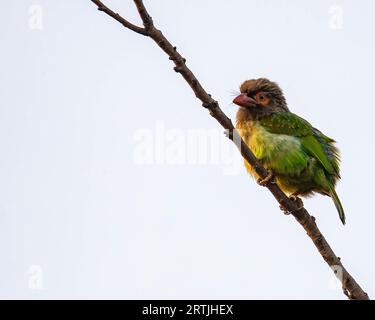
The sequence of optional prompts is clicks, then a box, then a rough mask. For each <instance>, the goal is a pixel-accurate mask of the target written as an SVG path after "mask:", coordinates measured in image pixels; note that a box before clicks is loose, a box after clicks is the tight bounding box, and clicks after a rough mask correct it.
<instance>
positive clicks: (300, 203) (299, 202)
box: [280, 194, 303, 215]
mask: <svg viewBox="0 0 375 320" xmlns="http://www.w3.org/2000/svg"><path fill="white" fill-rule="evenodd" d="M289 200H291V201H293V202H295V203H296V205H297V209H296V210H295V211H298V210H301V209H302V208H303V201H302V200H301V198H299V197H297V196H296V195H293V194H292V195H291V196H290V197H289ZM280 209H281V210H282V211H283V212H284V214H286V215H289V214H291V211H290V210H289V209H287V208H286V207H285V206H284V204H283V203H281V204H280Z"/></svg>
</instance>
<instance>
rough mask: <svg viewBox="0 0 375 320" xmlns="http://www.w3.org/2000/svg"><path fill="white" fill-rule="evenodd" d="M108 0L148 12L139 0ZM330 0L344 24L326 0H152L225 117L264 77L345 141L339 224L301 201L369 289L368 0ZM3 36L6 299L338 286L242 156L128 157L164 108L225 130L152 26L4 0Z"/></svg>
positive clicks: (0, 213) (184, 119) (0, 108)
mask: <svg viewBox="0 0 375 320" xmlns="http://www.w3.org/2000/svg"><path fill="white" fill-rule="evenodd" d="M105 3H107V4H108V5H110V6H111V7H112V8H114V9H116V10H118V11H119V12H121V13H122V14H123V15H124V16H125V17H127V18H129V19H130V20H132V21H134V22H139V19H138V17H137V14H136V10H135V8H134V6H133V3H132V1H130V0H121V1H120V0H117V1H114V0H112V1H109V0H107V1H106V2H105ZM337 4H338V5H339V9H340V10H341V9H342V10H343V15H342V18H343V20H342V25H341V24H340V23H341V22H340V19H341V18H340V17H341V15H340V14H341V13H340V10H338V11H337V8H336V9H332V6H333V5H334V2H333V1H332V2H331V1H327V0H320V1H297V0H288V1H279V0H268V1H260V0H258V1H255V0H253V1H245V0H243V1H239V0H238V1H217V0H216V1H215V0H205V1H199V0H190V1H182V0H173V1H172V0H163V1H161V0H158V1H146V5H147V7H148V8H149V11H150V13H151V14H152V16H153V17H154V21H155V23H156V25H157V26H158V27H159V28H161V29H162V30H163V31H164V33H165V35H166V36H167V37H168V38H169V39H170V40H171V41H172V42H173V43H174V44H175V45H176V46H177V47H178V49H179V50H180V51H181V53H182V54H183V55H184V56H185V57H186V58H187V62H188V65H189V66H190V67H191V68H192V70H193V71H194V72H195V73H196V75H197V76H198V78H199V79H200V81H201V83H202V84H203V86H204V87H205V88H206V89H207V90H208V91H209V92H210V93H212V94H213V96H214V97H215V98H216V99H217V100H219V101H220V103H221V106H222V108H223V110H224V111H225V112H226V113H227V114H228V115H229V116H230V117H231V118H232V119H233V118H234V115H235V111H236V108H235V106H233V105H232V104H230V101H231V99H233V96H232V91H233V90H238V86H239V84H240V83H241V82H242V81H244V80H245V79H248V78H256V77H260V76H262V77H268V78H270V79H272V80H275V81H277V82H278V83H279V84H280V86H281V87H282V88H283V90H284V92H285V95H286V97H287V100H288V103H289V107H290V109H291V110H292V111H293V112H295V113H297V114H299V115H300V116H302V117H304V118H306V119H308V120H309V121H310V122H311V123H312V124H313V125H314V126H316V127H318V128H319V129H321V130H322V131H323V132H324V133H326V134H327V135H329V136H332V137H334V138H335V139H336V140H337V141H338V143H339V144H338V145H339V148H340V150H341V152H342V159H343V162H342V177H343V178H342V181H341V182H340V183H339V185H338V189H337V191H338V193H339V195H340V197H341V199H342V202H343V204H344V207H345V209H346V213H347V225H346V226H345V227H343V226H342V225H341V222H340V220H339V218H338V215H337V212H336V210H335V208H334V206H333V203H332V201H331V200H330V199H329V198H328V197H323V196H316V197H314V198H311V199H308V200H305V204H306V207H307V208H308V210H309V211H310V212H311V213H312V214H313V215H314V216H316V218H317V222H318V224H319V226H320V227H321V230H322V232H323V233H324V234H325V236H326V238H327V240H328V241H329V242H330V243H331V245H332V246H333V248H334V250H335V251H336V253H337V254H338V255H339V256H340V257H341V258H342V261H343V263H344V264H345V266H347V268H348V269H349V271H350V272H351V273H352V275H353V276H354V277H355V278H356V279H357V281H358V282H359V283H360V284H361V285H362V286H363V288H364V289H365V290H366V291H367V292H368V293H369V295H370V296H374V295H375V278H374V270H375V258H374V253H373V244H374V240H375V233H374V231H373V230H374V223H375V216H374V209H373V204H372V202H373V197H374V194H373V185H374V180H375V174H374V170H373V169H372V167H373V159H374V156H375V153H374V149H373V138H374V95H373V92H374V89H373V85H374V82H373V81H374V80H373V79H374V74H375V62H374V54H375V43H374V41H373V36H374V31H375V25H374V20H373V12H374V10H375V4H374V2H373V1H370V0H367V1H365V0H361V1H338V2H337ZM32 5H39V6H40V7H41V9H42V29H41V30H39V29H38V25H37V26H36V28H37V29H35V24H33V23H34V22H35V21H34V20H33V12H34V11H32V10H33V9H32V10H31V12H30V11H29V10H30V7H31V6H32ZM333 8H335V7H333ZM330 10H333V11H334V12H332V11H330ZM337 14H339V16H340V17H339V22H338V24H337V20H335V18H336V15H337ZM30 19H31V20H30ZM332 19H333V20H332ZM335 21H336V22H335ZM335 23H336V24H335ZM0 40H1V50H0V66H1V71H0V150H1V157H0V253H1V263H0V297H1V298H32V299H39V298H52V299H55V298H116V299H117V298H125V299H126V298H140V299H141V298H155V299H164V298H185V299H191V298H195V299H200V298H212V299H219V298H222V299H230V298H233V299H264V298H270V299H291V298H294V299H306V298H309V299H344V298H345V297H344V295H343V294H342V292H341V291H340V289H339V288H338V287H337V286H336V285H335V281H334V277H333V274H332V272H331V270H330V269H329V267H328V266H327V265H326V264H325V263H324V262H323V261H322V259H321V257H320V255H319V254H318V252H317V250H316V249H315V247H314V246H313V244H312V243H311V241H310V240H309V239H308V237H307V236H306V235H305V232H304V231H303V230H302V229H301V227H300V226H299V225H298V224H297V223H296V222H295V221H294V219H293V218H292V217H291V216H284V215H283V214H282V213H281V212H280V210H279V208H278V205H277V203H276V202H275V200H274V199H273V198H272V196H271V194H270V193H269V192H268V191H267V190H266V189H263V188H261V187H259V186H258V185H257V184H256V183H254V182H253V181H252V180H251V179H250V177H249V176H248V175H247V173H246V172H245V171H244V170H241V172H240V173H239V174H234V175H225V174H223V167H224V164H210V163H208V164H206V165H189V164H185V165H184V164H182V165H168V164H152V165H140V164H139V163H136V162H135V161H134V159H133V156H134V149H135V147H136V142H135V140H134V135H135V134H136V133H137V132H138V131H139V130H140V129H149V130H151V131H153V130H154V129H155V125H156V123H157V121H161V123H163V125H164V126H165V128H166V129H167V130H168V129H181V130H187V129H189V128H205V129H208V130H212V129H217V128H218V124H217V123H216V122H215V121H214V120H213V119H212V118H210V116H209V115H208V114H207V112H206V110H204V109H203V108H202V107H200V102H199V101H197V100H196V98H195V97H194V95H193V94H192V91H191V90H190V88H189V87H188V86H187V84H186V83H184V81H183V80H182V79H181V77H180V75H178V74H176V73H174V72H173V70H172V64H171V62H170V61H169V60H168V58H167V57H166V56H165V55H164V53H163V52H161V51H160V49H159V48H157V47H156V46H155V44H154V43H152V42H151V40H149V39H147V38H144V37H142V36H140V35H137V34H135V33H132V32H130V31H129V30H126V29H124V28H122V27H121V25H120V24H119V23H117V22H115V21H114V20H112V19H110V18H109V17H107V16H106V15H104V14H103V13H100V12H98V11H97V10H96V7H95V6H94V5H93V4H92V3H91V2H90V1H76V0H64V1H62V0H60V1H59V0H54V1H52V0H49V1H47V0H34V1H26V0H22V1H21V0H18V1H14V0H0ZM226 144H228V145H229V144H230V142H226ZM229 148H230V150H232V153H231V154H233V156H234V157H235V159H237V161H240V156H239V154H238V153H237V152H236V151H235V150H234V147H232V146H231V147H229ZM35 270H36V271H35Z"/></svg>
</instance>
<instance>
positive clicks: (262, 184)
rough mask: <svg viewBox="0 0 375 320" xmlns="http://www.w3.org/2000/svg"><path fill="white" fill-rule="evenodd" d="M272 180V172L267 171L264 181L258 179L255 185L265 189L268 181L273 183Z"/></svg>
mask: <svg viewBox="0 0 375 320" xmlns="http://www.w3.org/2000/svg"><path fill="white" fill-rule="evenodd" d="M273 178H274V175H273V172H272V170H268V174H267V176H266V177H265V178H264V179H258V180H257V183H258V184H259V185H260V186H262V187H265V186H266V185H267V183H268V182H269V181H273Z"/></svg>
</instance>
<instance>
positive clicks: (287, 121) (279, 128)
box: [260, 112, 335, 174]
mask: <svg viewBox="0 0 375 320" xmlns="http://www.w3.org/2000/svg"><path fill="white" fill-rule="evenodd" d="M260 123H261V125H262V126H263V127H265V128H266V129H267V130H268V131H269V132H271V133H275V134H284V135H288V136H294V137H298V138H300V139H301V146H302V148H303V149H304V150H305V151H306V152H307V153H308V154H310V155H311V156H313V157H314V158H315V159H317V160H318V161H319V162H320V163H321V165H322V166H323V167H324V169H325V170H326V171H327V172H328V173H331V174H334V173H335V169H334V167H333V166H332V164H331V162H330V160H329V158H328V156H327V154H326V153H325V151H324V146H323V145H322V144H321V143H320V142H319V141H318V140H317V137H316V133H315V131H316V130H314V128H313V127H312V126H311V124H310V123H309V122H307V121H306V120H305V119H302V118H301V117H299V116H297V115H295V114H294V113H291V112H277V113H274V114H272V115H270V116H268V117H265V118H263V119H261V120H260ZM327 138H328V137H327Z"/></svg>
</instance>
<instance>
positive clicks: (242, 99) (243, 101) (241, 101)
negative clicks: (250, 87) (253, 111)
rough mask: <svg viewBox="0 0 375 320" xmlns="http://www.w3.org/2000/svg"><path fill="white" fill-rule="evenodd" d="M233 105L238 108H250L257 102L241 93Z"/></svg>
mask: <svg viewBox="0 0 375 320" xmlns="http://www.w3.org/2000/svg"><path fill="white" fill-rule="evenodd" d="M233 103H235V104H236V105H238V106H240V107H245V108H251V107H255V106H256V105H257V101H256V100H255V99H253V98H251V97H249V96H247V94H246V93H241V94H240V95H239V96H237V97H235V98H234V100H233Z"/></svg>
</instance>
